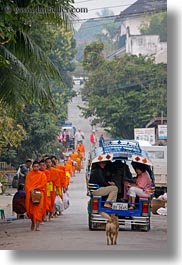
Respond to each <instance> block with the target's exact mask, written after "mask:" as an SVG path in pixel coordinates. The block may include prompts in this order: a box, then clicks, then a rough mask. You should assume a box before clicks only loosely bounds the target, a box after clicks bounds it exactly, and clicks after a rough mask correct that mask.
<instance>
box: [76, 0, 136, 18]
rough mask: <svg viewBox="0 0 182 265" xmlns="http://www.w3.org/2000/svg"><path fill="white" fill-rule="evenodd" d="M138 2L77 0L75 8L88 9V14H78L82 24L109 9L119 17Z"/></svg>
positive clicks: (124, 0) (130, 0)
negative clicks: (123, 11)
mask: <svg viewBox="0 0 182 265" xmlns="http://www.w3.org/2000/svg"><path fill="white" fill-rule="evenodd" d="M136 1H137V0H75V4H74V6H75V8H87V9H88V12H87V13H84V12H80V13H77V17H78V18H79V20H80V22H84V20H85V19H89V18H96V17H98V16H97V14H96V13H97V12H99V13H100V12H101V11H102V9H104V8H108V9H110V10H112V11H113V12H114V14H115V15H119V14H120V12H121V11H122V10H124V9H126V8H127V7H129V6H130V5H131V4H133V3H134V2H136Z"/></svg>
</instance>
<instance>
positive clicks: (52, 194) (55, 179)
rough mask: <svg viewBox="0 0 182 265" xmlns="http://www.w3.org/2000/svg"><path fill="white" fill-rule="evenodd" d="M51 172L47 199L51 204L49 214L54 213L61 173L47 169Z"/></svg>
mask: <svg viewBox="0 0 182 265" xmlns="http://www.w3.org/2000/svg"><path fill="white" fill-rule="evenodd" d="M47 171H48V172H49V181H48V189H47V199H48V201H50V202H49V209H48V212H51V213H53V212H54V202H55V198H56V188H60V180H59V172H58V170H57V169H56V168H54V167H51V168H50V169H47Z"/></svg>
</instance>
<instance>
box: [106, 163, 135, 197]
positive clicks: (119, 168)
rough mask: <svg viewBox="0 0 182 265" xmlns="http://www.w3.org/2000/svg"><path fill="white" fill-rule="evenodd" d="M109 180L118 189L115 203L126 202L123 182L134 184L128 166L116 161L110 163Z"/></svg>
mask: <svg viewBox="0 0 182 265" xmlns="http://www.w3.org/2000/svg"><path fill="white" fill-rule="evenodd" d="M111 179H112V181H114V182H115V184H116V186H117V187H118V196H117V201H127V200H128V196H127V191H126V188H125V187H124V183H125V181H129V182H134V180H133V177H132V174H131V172H130V169H129V166H128V165H127V164H126V163H124V162H122V161H120V160H116V161H115V162H114V163H112V178H111Z"/></svg>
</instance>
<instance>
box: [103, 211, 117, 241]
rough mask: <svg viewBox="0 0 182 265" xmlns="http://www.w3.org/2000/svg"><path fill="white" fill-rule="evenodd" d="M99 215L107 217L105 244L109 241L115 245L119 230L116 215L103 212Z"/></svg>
mask: <svg viewBox="0 0 182 265" xmlns="http://www.w3.org/2000/svg"><path fill="white" fill-rule="evenodd" d="M101 215H102V216H103V217H105V218H107V219H108V220H107V223H106V237H107V245H109V243H111V245H116V244H117V238H118V231H119V223H118V216H116V215H115V214H112V215H109V214H107V213H104V212H103V213H101Z"/></svg>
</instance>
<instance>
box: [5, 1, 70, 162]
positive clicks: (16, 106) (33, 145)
mask: <svg viewBox="0 0 182 265" xmlns="http://www.w3.org/2000/svg"><path fill="white" fill-rule="evenodd" d="M72 2H73V1H72V0H62V1H28V0H27V1H14V2H13V1H11V4H13V5H14V6H13V7H12V6H11V4H10V7H11V9H10V11H11V12H8V13H7V17H6V11H7V10H8V9H7V5H8V2H6V3H4V1H1V0H0V8H1V11H3V10H4V13H3V12H2V13H1V14H2V17H3V19H2V21H1V22H0V32H1V34H0V42H1V44H0V79H1V83H0V103H1V104H3V108H4V109H7V110H8V112H7V113H4V112H3V115H4V119H5V121H6V124H7V125H8V124H9V127H7V128H9V138H8V139H10V138H11V139H14V135H15V132H16V131H18V129H19V131H18V133H19V134H17V133H16V136H17V139H16V141H11V144H9V143H8V142H6V141H5V138H3V137H1V139H0V141H1V147H2V148H1V151H2V154H1V159H3V160H5V161H8V162H11V163H13V164H14V165H17V164H19V163H20V162H23V161H24V160H25V159H26V158H30V157H32V158H34V159H35V158H36V157H37V155H39V154H43V153H49V154H50V153H55V152H57V148H59V147H60V146H59V143H58V141H57V133H58V131H59V130H60V123H61V122H63V121H65V119H66V118H67V104H68V102H69V101H70V100H71V98H72V97H73V91H72V83H71V79H70V77H69V72H71V71H72V70H73V64H72V61H73V58H74V54H75V41H74V39H73V34H72V31H71V30H69V28H68V27H66V21H65V18H66V19H68V18H69V14H71V13H70V12H73V11H72V10H70V6H69V5H70V3H72ZM3 4H4V6H3ZM59 4H60V5H61V7H62V8H64V10H63V11H65V17H64V15H63V13H61V14H59V13H56V14H54V13H47V14H32V13H28V12H27V13H25V14H24V13H22V12H18V13H17V16H16V15H15V14H14V10H15V9H14V8H15V7H17V6H18V8H21V7H22V8H36V7H37V6H41V5H42V7H43V6H44V7H45V8H46V7H51V8H55V7H56V6H57V7H58V5H59ZM26 10H29V9H26ZM33 10H34V9H33ZM54 10H55V9H54ZM59 10H60V9H59ZM11 18H12V21H11ZM13 18H14V20H13ZM5 22H6V26H8V25H11V23H12V25H11V34H10V35H9V38H5V36H6V37H7V34H6V33H7V32H8V29H7V28H5V27H4V28H3V25H5ZM24 22H26V23H27V24H26V25H27V26H26V25H25V24H24V27H23V23H24ZM3 23H4V24H3ZM13 23H14V25H13ZM16 25H17V26H16ZM28 25H29V26H28ZM2 29H3V30H2ZM5 40H8V41H7V42H5V43H4V41H5ZM16 110H18V111H16ZM8 122H9V123H8ZM4 124H5V123H4ZM10 125H11V126H10ZM1 128H2V130H3V128H4V127H3V126H1ZM11 128H12V129H11ZM20 129H22V131H21V130H20ZM5 132H7V130H5ZM23 133H25V135H24V134H23Z"/></svg>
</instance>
